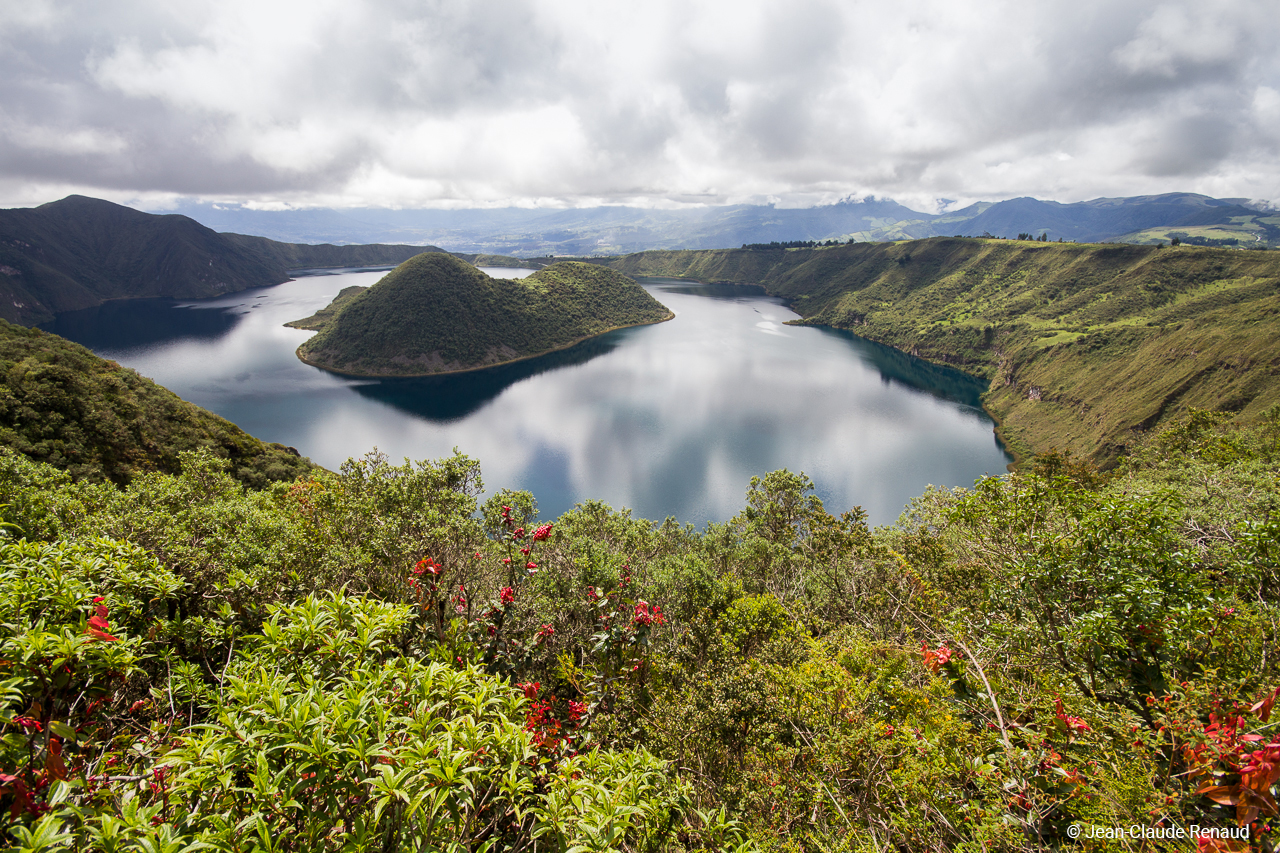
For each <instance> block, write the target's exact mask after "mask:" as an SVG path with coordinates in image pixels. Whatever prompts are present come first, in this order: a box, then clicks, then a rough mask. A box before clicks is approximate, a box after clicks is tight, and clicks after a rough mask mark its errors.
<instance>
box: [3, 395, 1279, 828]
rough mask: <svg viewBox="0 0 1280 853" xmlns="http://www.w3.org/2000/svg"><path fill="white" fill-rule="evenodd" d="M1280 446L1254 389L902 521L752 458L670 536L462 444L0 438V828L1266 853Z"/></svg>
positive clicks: (925, 507) (671, 527) (1273, 730)
mask: <svg viewBox="0 0 1280 853" xmlns="http://www.w3.org/2000/svg"><path fill="white" fill-rule="evenodd" d="M1277 462H1280V411H1274V410H1273V411H1272V412H1270V413H1269V414H1268V416H1267V417H1266V418H1264V419H1262V420H1261V422H1260V423H1259V424H1257V425H1253V426H1249V427H1241V426H1239V425H1237V424H1233V423H1231V422H1230V416H1228V415H1215V414H1208V413H1204V412H1195V413H1192V415H1191V416H1190V417H1189V418H1187V419H1184V420H1182V421H1180V422H1179V423H1178V424H1177V425H1176V426H1173V427H1172V428H1170V429H1167V430H1165V431H1164V432H1162V433H1160V434H1159V435H1157V436H1156V437H1155V438H1153V439H1152V440H1151V441H1150V442H1149V444H1147V445H1146V446H1145V447H1144V448H1142V449H1141V450H1140V452H1137V453H1135V454H1134V455H1133V456H1132V457H1131V458H1130V459H1129V460H1128V461H1126V462H1125V463H1124V464H1123V465H1121V466H1120V467H1119V468H1118V469H1117V470H1115V471H1113V472H1111V473H1110V474H1107V475H1101V474H1098V473H1097V472H1096V471H1094V470H1093V469H1092V468H1090V467H1088V466H1087V465H1084V464H1080V463H1077V462H1075V461H1074V460H1072V459H1071V458H1070V457H1063V456H1056V455H1055V456H1049V457H1046V458H1042V459H1040V460H1039V461H1038V462H1037V464H1035V465H1033V466H1030V467H1029V468H1028V469H1027V470H1025V471H1023V472H1020V473H1016V474H1011V475H1008V476H1005V477H1001V478H991V479H986V480H983V481H980V482H979V483H978V484H977V485H976V486H975V488H974V489H972V490H959V489H958V490H954V491H947V492H941V491H937V492H930V493H928V494H926V495H923V496H921V497H920V498H919V499H918V500H917V501H916V502H915V504H914V505H913V507H912V508H911V510H910V511H909V512H908V513H907V514H906V515H904V517H903V519H902V520H901V521H900V522H899V523H898V524H897V525H895V526H893V527H890V528H880V529H876V530H871V529H869V528H868V527H867V525H866V523H865V520H864V518H863V516H862V514H861V513H860V511H858V510H856V509H855V510H852V511H849V512H847V513H844V514H843V515H841V516H838V517H837V516H833V515H831V514H829V513H828V512H827V511H826V509H825V508H824V507H823V506H822V503H821V501H819V500H818V499H817V498H816V497H815V496H814V494H813V492H812V487H811V484H810V483H809V482H808V480H807V479H806V478H805V477H804V476H803V475H797V474H792V473H789V472H786V471H778V472H774V473H771V474H768V475H766V476H764V477H761V478H758V479H756V480H753V481H752V483H751V487H750V489H749V490H748V493H747V496H746V506H745V507H744V509H743V510H742V512H741V513H739V514H738V515H737V516H736V517H735V518H733V519H732V520H730V521H729V522H727V523H724V524H713V525H709V526H708V527H707V529H706V530H704V531H701V532H698V531H695V530H693V529H692V528H688V527H680V526H679V525H678V524H676V523H675V522H674V521H672V520H668V521H666V522H664V523H662V524H655V523H652V522H648V521H643V520H640V519H633V518H631V517H630V515H629V514H628V513H627V512H625V511H621V512H619V511H615V510H612V509H610V508H609V507H607V506H604V505H602V504H600V503H596V502H588V503H585V504H582V505H580V506H578V507H577V508H575V509H574V510H573V511H571V512H569V513H567V514H565V515H563V516H561V517H560V518H558V519H556V520H554V521H553V522H543V521H541V520H539V519H538V518H537V511H536V504H535V502H534V499H533V496H531V495H529V494H526V493H520V492H509V491H503V492H498V493H497V494H495V495H494V496H493V497H492V498H490V499H489V500H486V501H484V502H482V503H481V502H479V499H478V496H479V495H480V494H481V493H482V484H481V481H480V474H479V468H478V465H477V463H476V462H474V461H473V460H470V459H467V458H465V457H462V456H454V457H452V458H448V459H443V460H439V461H436V462H422V463H412V464H411V463H408V462H406V463H405V464H404V465H400V466H396V465H392V464H391V463H389V462H388V461H387V460H386V459H384V458H381V457H379V456H376V455H374V456H369V457H366V458H364V459H362V460H352V461H350V462H348V463H347V464H346V465H344V466H343V468H342V470H340V471H339V472H337V473H330V472H325V471H315V472H312V473H311V474H310V475H308V476H307V477H303V478H299V479H297V480H295V481H293V482H288V483H285V482H280V483H274V484H271V485H269V486H268V487H266V488H264V489H249V488H246V487H245V486H244V485H243V484H242V483H240V482H238V481H237V480H235V479H234V478H233V477H231V476H230V475H229V474H228V473H227V471H226V470H225V467H226V463H225V462H224V461H222V460H219V459H218V458H216V457H214V456H213V455H211V454H210V453H209V452H207V451H204V450H196V451H190V452H187V453H185V454H184V455H183V459H182V470H181V472H180V473H177V474H168V473H160V472H146V473H141V474H138V475H136V476H134V477H133V478H132V480H131V481H130V482H129V484H128V485H127V486H125V487H123V488H120V487H117V486H115V485H112V484H109V483H95V482H87V481H79V482H75V481H73V480H72V479H71V477H70V476H68V475H67V474H66V473H65V472H63V471H60V470H58V469H56V468H53V467H52V466H50V465H48V464H45V463H40V462H35V461H32V460H30V459H28V458H26V457H24V456H21V455H19V454H14V453H12V452H8V451H5V452H3V455H0V496H2V497H0V503H3V504H5V505H4V507H3V509H2V510H0V512H3V516H2V517H0V521H2V522H3V525H4V529H5V531H6V536H5V538H3V539H0V621H3V623H4V625H5V630H4V632H3V634H0V636H2V637H3V639H0V660H2V661H3V663H0V703H2V704H0V708H2V710H0V720H2V721H3V740H2V741H0V743H2V755H0V786H2V788H0V791H2V794H0V796H2V797H3V801H2V802H0V806H2V807H3V809H4V812H3V813H4V814H5V816H6V818H5V819H6V831H7V834H6V838H7V842H8V843H9V844H10V846H11V849H14V850H23V851H36V850H95V851H122V850H139V851H141V850H148V851H151V850H168V851H188V850H208V849H214V850H228V851H230V850H247V849H255V850H281V851H284V850H289V851H311V850H544V851H583V850H628V851H631V850H637V851H638V850H666V851H681V850H702V849H714V850H724V849H736V850H756V849H758V850H777V851H802V850H803V851H831V850H856V851H868V853H870V851H885V850H898V851H919V850H954V851H978V850H1007V851H1029V850H1058V849H1082V850H1135V851H1136V850H1153V849H1188V848H1195V847H1197V846H1198V848H1199V849H1200V850H1214V851H1228V850H1230V851H1243V850H1271V849H1273V846H1274V841H1273V839H1274V832H1273V830H1272V825H1271V821H1272V820H1275V819H1277V815H1276V812H1277V809H1276V802H1275V796H1276V785H1275V783H1276V781H1277V778H1278V777H1280V731H1277V729H1278V728H1280V722H1278V721H1277V720H1275V719H1273V717H1272V712H1273V706H1274V703H1275V700H1276V698H1277V696H1278V695H1280V689H1278V688H1280V672H1277V652H1278V651H1280V648H1278V647H1277V639H1278V635H1277V616H1278V615H1280V611H1278V609H1277V600H1276V596H1277V592H1276V591H1277V589H1280V585H1277V577H1276V574H1277V571H1278V570H1280V521H1278V520H1277V517H1276V510H1277V501H1280V478H1278V477H1277V473H1276V471H1277V470H1278V469H1280V465H1277ZM1192 826H1199V827H1202V828H1205V829H1202V830H1201V832H1202V837H1201V838H1200V839H1199V840H1196V839H1186V838H1182V839H1177V837H1176V836H1177V832H1178V831H1184V830H1187V829H1188V828H1189V827H1192ZM1073 827H1097V828H1099V829H1101V830H1102V837H1100V838H1094V839H1087V838H1085V839H1081V840H1078V841H1072V840H1071V839H1072V835H1071V833H1072V832H1073V831H1074V830H1073V829H1072V828H1073ZM1129 827H1137V828H1138V831H1137V835H1136V836H1133V835H1130V834H1129V829H1128V828H1129ZM1242 827H1244V828H1247V832H1243V831H1242V829H1241V828H1242ZM1115 828H1122V829H1123V832H1121V833H1120V834H1119V835H1118V836H1117V835H1115V834H1114V833H1113V834H1112V835H1113V837H1108V836H1107V830H1114V829H1115ZM1208 829H1214V830H1217V831H1218V833H1219V837H1210V836H1209V835H1208ZM1087 834H1089V833H1087ZM1092 834H1095V835H1096V834H1098V833H1097V832H1093V833H1092ZM1144 834H1145V835H1146V836H1147V837H1146V838H1144V837H1143V836H1144ZM1241 834H1247V836H1248V837H1247V839H1244V840H1241V839H1240V838H1239V836H1240V835H1241ZM1161 835H1163V836H1164V837H1165V838H1173V839H1174V840H1167V841H1159V842H1156V841H1153V840H1151V837H1153V836H1161ZM1232 836H1235V837H1232Z"/></svg>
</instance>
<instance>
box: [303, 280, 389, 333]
mask: <svg viewBox="0 0 1280 853" xmlns="http://www.w3.org/2000/svg"><path fill="white" fill-rule="evenodd" d="M368 289H369V288H368V287H365V286H364V285H360V284H353V285H351V286H350V287H344V288H342V290H339V291H338V295H337V296H335V297H333V301H332V302H330V303H329V304H328V305H326V306H325V307H323V308H321V309H320V310H319V311H317V312H316V313H314V314H312V315H311V316H310V317H303V318H302V319H301V320H290V321H289V322H288V323H285V325H286V326H288V327H289V328H291V329H308V330H310V331H313V332H318V331H320V330H321V329H323V328H324V327H325V326H327V325H329V322H330V321H331V320H333V318H334V317H337V316H338V312H340V311H341V310H342V309H343V308H346V307H347V305H348V304H349V303H350V302H351V300H352V299H355V298H356V297H357V296H359V295H360V294H361V293H364V292H365V291H366V290H368Z"/></svg>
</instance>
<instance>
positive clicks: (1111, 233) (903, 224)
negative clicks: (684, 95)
mask: <svg viewBox="0 0 1280 853" xmlns="http://www.w3.org/2000/svg"><path fill="white" fill-rule="evenodd" d="M177 212H178V213H182V214H185V215H186V216H189V217H191V218H192V219H195V220H196V221H198V222H201V223H203V224H204V225H206V226H208V227H210V228H213V229H215V230H217V231H232V232H236V233H242V234H257V235H260V236H263V237H269V238H271V239H273V240H283V241H289V242H293V243H318V242H328V243H335V244H344V243H385V242H394V243H430V244H433V245H436V246H442V247H444V248H446V249H448V250H449V251H452V252H480V253H492V254H501V255H516V256H521V257H537V256H545V255H561V256H564V255H571V256H592V255H617V254H627V253H631V252H639V251H644V250H648V249H721V248H736V247H738V246H741V245H743V244H749V243H771V242H775V241H776V242H790V241H807V240H811V241H826V240H838V241H840V242H846V241H848V240H854V241H857V242H866V241H884V240H905V239H913V238H923V237H935V236H948V237H949V236H955V235H964V236H972V237H981V236H983V235H984V234H985V235H990V236H995V237H1010V238H1012V237H1016V236H1018V235H1019V234H1026V233H1033V234H1035V235H1036V236H1039V235H1042V234H1047V236H1048V239H1049V240H1050V241H1057V240H1059V239H1062V240H1064V241H1067V242H1071V241H1075V242H1089V243H1095V242H1132V243H1149V244H1150V243H1157V242H1168V241H1170V240H1171V239H1173V238H1174V237H1178V238H1179V239H1181V240H1182V241H1183V242H1192V243H1197V244H1201V245H1228V246H1240V247H1247V246H1270V247H1277V246H1280V211H1277V210H1274V209H1269V208H1265V207H1262V206H1259V205H1255V204H1253V203H1251V202H1249V201H1248V200H1247V199H1239V198H1234V199H1216V198H1209V197H1208V196H1203V195H1197V194H1195V193H1166V194H1164V195H1153V196H1134V197H1130V198H1100V199H1094V200H1092V201H1084V202H1076V203H1073V204H1060V203H1058V202H1055V201H1041V200H1039V199H1034V198H1016V199H1010V200H1008V201H1001V202H994V203H993V202H979V203H977V204H973V205H970V206H968V207H966V208H963V209H961V210H956V211H950V212H947V213H942V214H929V213H921V212H919V211H915V210H911V209H910V208H908V207H904V206H903V205H901V204H898V203H897V202H894V201H885V200H877V199H873V198H867V199H863V200H861V201H854V200H846V201H841V202H839V203H837V204H830V205H823V206H820V207H810V208H798V209H791V208H777V207H773V206H770V205H731V206H724V207H705V208H685V209H679V210H654V209H647V208H637V207H592V208H575V209H568V210H545V209H524V208H500V209H489V210H485V209H466V210H390V209H382V208H366V209H353V210H281V211H266V210H251V209H248V208H243V207H226V206H222V205H213V204H199V205H188V206H184V207H180V208H178V210H177Z"/></svg>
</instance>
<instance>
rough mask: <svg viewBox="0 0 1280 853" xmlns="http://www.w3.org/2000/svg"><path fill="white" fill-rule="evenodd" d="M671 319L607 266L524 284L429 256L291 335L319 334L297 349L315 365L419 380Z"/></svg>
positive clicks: (563, 267)
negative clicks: (304, 330)
mask: <svg viewBox="0 0 1280 853" xmlns="http://www.w3.org/2000/svg"><path fill="white" fill-rule="evenodd" d="M344 293H346V291H344ZM672 316H673V315H672V314H671V312H670V311H668V310H667V309H666V308H664V307H663V306H662V304H661V303H660V302H658V301H657V300H656V299H654V298H653V297H652V296H650V295H649V294H648V293H647V292H646V291H645V289H644V288H642V287H641V286H640V285H638V284H636V283H635V282H634V281H632V280H631V279H629V278H627V277H626V276H624V275H620V274H619V273H616V272H614V271H612V270H609V269H605V268H603V267H600V266H596V265H592V264H585V263H579V262H572V261H565V262H561V263H558V264H552V265H551V266H549V267H545V268H543V269H541V270H539V271H538V272H536V273H534V274H533V275H530V276H529V277H527V278H523V279H495V278H490V277H489V276H488V275H486V274H485V273H484V272H482V271H480V270H478V269H476V268H475V267H473V266H471V265H470V264H468V263H466V262H465V261H462V260H459V259H458V258H456V257H454V256H452V255H447V254H444V253H440V252H428V253H424V254H421V255H418V256H417V257H415V258H413V259H411V260H409V261H406V262H405V263H403V264H401V265H400V266H398V267H396V269H394V270H392V271H391V272H390V273H388V274H387V276H386V277H385V278H383V279H382V280H381V281H379V282H378V283H377V284H375V285H374V286H373V287H371V288H369V289H368V290H365V291H364V292H360V293H356V294H348V295H347V296H346V297H345V298H344V296H343V295H342V294H340V295H339V297H338V299H337V300H335V301H334V303H333V304H331V305H330V306H329V307H328V308H326V309H324V310H323V311H321V312H319V313H318V314H316V315H314V316H312V317H309V318H306V319H304V320H299V321H296V322H295V323H293V324H291V325H301V328H319V329H320V332H319V334H317V335H315V336H314V337H312V338H309V339H308V340H307V341H306V342H305V343H303V344H302V346H300V347H298V357H299V358H301V359H302V360H303V361H305V362H307V363H308V364H313V365H315V366H317V367H323V368H325V369H326V370H333V371H337V372H339V373H348V374H354V375H360V376H422V375H428V374H433V373H450V372H455V371H460V370H472V369H475V368H479V367H488V366H492V365H495V364H502V363H504V362H508V361H516V360H518V359H521V358H529V357H531V356H535V355H542V354H544V353H547V352H551V351H553V350H557V349H563V348H565V347H568V346H571V345H572V344H574V343H577V342H578V341H580V340H583V339H585V338H589V337H593V336H595V335H600V334H603V333H605V332H607V331H610V330H611V329H617V328H621V327H623V326H637V325H641V324H645V323H658V322H661V321H663V320H668V319H670V318H671V317H672ZM302 324H305V325H302Z"/></svg>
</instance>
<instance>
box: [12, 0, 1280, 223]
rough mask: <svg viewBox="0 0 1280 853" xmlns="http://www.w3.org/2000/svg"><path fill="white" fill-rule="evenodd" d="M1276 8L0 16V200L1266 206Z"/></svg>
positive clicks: (390, 10)
mask: <svg viewBox="0 0 1280 853" xmlns="http://www.w3.org/2000/svg"><path fill="white" fill-rule="evenodd" d="M1278 48H1280V15H1277V14H1276V7H1275V3H1274V0H1188V1H1187V2H1183V0H1174V2H1128V1H1127V0H1017V2H1003V1H1002V0H970V2H956V0H951V2H941V0H937V1H936V2H934V1H933V0H895V2H880V0H875V2H860V0H843V1H842V2H832V1H831V0H788V2H785V3H784V2H764V0H726V2H721V1H720V0H645V2H643V3H641V2H633V1H632V2H627V1H626V0H581V2H580V1H579V0H467V2H462V0H443V2H436V0H302V2H289V1H288V0H183V2H181V3H175V2H172V0H164V2H160V0H113V2H110V3H100V2H91V0H0V81H3V82H0V207H15V206H27V205H32V204H39V203H43V202H46V201H51V200H53V199H56V198H60V197H61V196H63V195H66V194H67V193H70V192H80V193H84V194H87V195H95V196H99V197H103V198H109V199H112V200H115V201H120V202H124V203H132V204H135V205H138V206H144V207H148V206H149V207H156V206H160V205H163V204H164V203H165V202H166V201H170V200H173V199H176V198H179V197H183V198H191V199H202V200H210V201H224V202H240V203H251V204H253V205H255V206H256V205H261V206H266V207H273V206H280V205H288V206H311V205H318V206H337V207H341V206H363V205H377V206H382V205H390V206H402V207H468V206H492V205H506V204H516V205H552V206H558V205H591V204H598V203H631V204H646V205H672V204H690V203H696V204H721V203H727V202H741V201H754V202H762V201H768V200H775V201H778V202H780V203H782V204H786V205H789V206H794V205H806V204H813V203H820V202H824V201H833V200H835V199H838V198H840V197H843V196H847V195H849V194H854V195H857V196H863V195H867V194H875V195H877V196H881V197H891V198H895V199H897V200H899V201H901V202H903V203H905V204H908V205H911V206H913V207H916V208H917V209H936V208H935V207H934V205H935V204H936V203H937V200H938V199H944V198H945V199H953V200H956V201H957V202H967V201H971V200H975V199H990V200H995V199H1000V198H1009V197H1013V196H1021V195H1032V196H1036V197H1039V198H1049V199H1057V200H1059V201H1078V200H1082V199H1088V198H1095V197H1098V196H1120V195H1137V194H1143V193H1155V192H1168V191H1175V190H1187V191H1194V192H1202V193H1205V194H1208V195H1214V196H1219V197H1247V198H1254V199H1264V200H1271V201H1280V49H1278Z"/></svg>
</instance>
